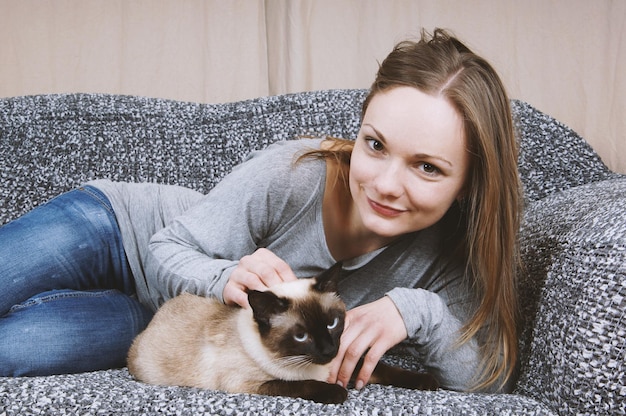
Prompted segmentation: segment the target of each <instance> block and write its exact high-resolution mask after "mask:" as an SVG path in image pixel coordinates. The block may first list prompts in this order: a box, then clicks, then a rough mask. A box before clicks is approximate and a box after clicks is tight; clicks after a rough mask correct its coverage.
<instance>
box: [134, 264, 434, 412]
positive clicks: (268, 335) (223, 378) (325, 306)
mask: <svg viewBox="0 0 626 416" xmlns="http://www.w3.org/2000/svg"><path fill="white" fill-rule="evenodd" d="M339 270H340V266H339V267H338V266H335V267H333V268H331V269H329V270H328V271H326V272H325V273H324V274H322V275H321V276H319V277H318V278H316V279H300V280H297V281H294V282H288V283H283V284H281V285H277V286H274V287H272V288H271V291H267V292H257V291H250V293H249V296H248V299H249V302H250V305H251V309H242V308H238V307H231V306H226V305H224V304H223V303H221V302H219V301H218V300H215V299H210V298H203V297H200V296H196V295H191V294H183V295H181V296H178V297H176V298H174V299H171V300H169V301H168V302H166V303H165V304H164V305H163V306H162V307H161V308H160V309H159V311H158V312H157V314H156V315H155V316H154V318H153V320H152V322H151V323H150V325H149V326H148V328H146V330H145V331H144V332H142V333H141V334H140V335H139V336H138V337H137V338H136V339H135V341H134V342H133V345H132V347H131V349H130V351H129V355H128V368H129V371H130V372H131V374H132V375H133V376H134V377H135V378H137V379H138V380H141V381H144V382H147V383H151V384H161V385H179V386H191V387H200V388H204V389H211V390H223V391H227V392H232V393H256V394H267V395H283V396H291V397H301V398H305V399H309V400H315V401H318V402H325V403H341V402H343V401H344V400H345V399H346V397H347V391H346V390H345V389H344V388H343V387H340V386H338V385H335V384H329V383H327V382H326V380H327V378H328V376H329V370H330V361H331V360H332V359H333V358H334V357H335V356H336V355H337V351H338V348H339V338H340V336H341V333H342V332H343V327H344V318H345V305H344V304H343V302H342V301H341V300H340V299H339V297H338V296H337V295H336V294H335V292H334V290H335V287H336V285H335V283H334V281H335V276H336V274H338V271H339ZM377 373H378V375H377ZM381 376H382V378H381ZM398 377H399V379H398V380H397V382H395V381H396V380H395V379H396V378H398ZM372 380H373V381H374V382H379V383H381V384H394V385H400V386H403V387H410V388H435V387H436V382H435V381H434V379H432V377H430V376H428V375H424V374H417V373H412V372H408V371H406V370H401V369H396V368H392V367H388V366H384V365H379V366H378V367H377V371H375V373H374V376H373V378H372Z"/></svg>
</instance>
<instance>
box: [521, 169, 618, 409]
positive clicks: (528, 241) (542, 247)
mask: <svg viewBox="0 0 626 416" xmlns="http://www.w3.org/2000/svg"><path fill="white" fill-rule="evenodd" d="M520 240H521V251H522V261H523V263H524V267H525V269H524V270H523V272H522V273H521V281H520V295H521V298H522V299H521V304H522V311H521V314H522V326H521V331H522V332H521V337H520V346H521V367H520V377H519V380H518V384H517V387H516V393H519V394H524V395H527V396H529V397H532V398H534V399H536V400H538V401H540V402H542V403H544V404H547V405H549V406H550V407H551V408H553V409H556V410H559V411H563V412H565V413H568V414H570V413H571V414H574V413H579V414H609V413H612V412H615V411H616V412H617V413H620V411H621V412H625V411H626V378H625V377H626V376H625V373H626V364H625V363H626V177H621V178H617V179H613V180H606V181H601V182H596V183H591V184H587V185H583V186H580V187H576V188H572V189H569V190H567V191H564V192H561V193H555V194H553V195H551V196H549V197H547V198H545V199H543V200H540V201H536V202H534V203H531V204H530V205H529V207H528V209H527V212H526V215H525V221H524V225H523V227H522V230H521V235H520Z"/></svg>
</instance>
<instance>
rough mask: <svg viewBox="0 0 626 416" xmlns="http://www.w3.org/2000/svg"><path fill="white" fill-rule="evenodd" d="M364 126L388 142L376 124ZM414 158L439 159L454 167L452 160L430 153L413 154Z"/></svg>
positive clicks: (379, 138) (384, 141) (382, 140)
mask: <svg viewBox="0 0 626 416" xmlns="http://www.w3.org/2000/svg"><path fill="white" fill-rule="evenodd" d="M364 126H368V127H369V128H371V129H372V130H374V133H376V136H377V139H378V140H380V141H381V142H382V143H383V144H385V143H387V139H385V135H384V134H382V133H381V132H380V131H378V129H377V128H376V127H374V126H372V125H371V124H368V123H366V124H364ZM412 157H413V158H414V159H437V160H439V161H441V162H443V163H445V164H446V165H448V166H450V167H452V166H453V165H452V162H450V161H449V160H448V159H446V158H444V157H441V156H436V155H430V154H428V153H416V154H414V155H413V156H412Z"/></svg>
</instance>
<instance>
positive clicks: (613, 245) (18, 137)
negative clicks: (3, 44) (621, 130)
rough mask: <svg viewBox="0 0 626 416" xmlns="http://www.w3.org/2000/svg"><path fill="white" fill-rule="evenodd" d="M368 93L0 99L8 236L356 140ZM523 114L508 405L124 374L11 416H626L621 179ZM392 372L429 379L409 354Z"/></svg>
mask: <svg viewBox="0 0 626 416" xmlns="http://www.w3.org/2000/svg"><path fill="white" fill-rule="evenodd" d="M365 94H366V91H364V90H358V89H353V90H328V91H315V92H303V93H297V94H287V95H280V96H271V97H263V98H258V99H253V100H247V101H241V102H234V103H224V104H198V103H188V102H178V101H171V100H164V99H156V98H143V97H133V96H119V95H104V94H67V95H39V96H27V97H14V98H4V99H0V224H4V223H6V222H8V221H10V220H11V219H13V218H15V217H17V216H19V215H20V214H22V213H24V212H26V211H28V210H30V209H32V208H33V207H35V206H37V205H38V204H40V203H42V202H44V201H46V200H47V199H49V198H51V197H53V196H55V195H57V194H59V193H61V192H64V191H67V190H70V189H73V188H75V187H77V186H79V185H80V184H82V183H84V182H86V181H88V180H90V179H94V178H110V179H112V180H116V181H122V180H123V181H150V182H158V183H167V184H179V185H184V186H188V187H191V188H194V189H197V190H199V191H202V192H207V191H209V190H210V189H211V188H212V187H213V186H214V185H215V184H216V183H217V182H218V181H219V180H220V179H221V178H222V177H223V176H224V175H226V174H227V173H228V172H229V171H230V170H231V169H232V168H233V166H234V165H236V164H237V163H239V162H240V161H241V160H242V158H244V157H245V156H246V154H248V153H249V152H250V151H251V150H253V149H260V148H263V147H266V146H267V145H269V144H270V143H272V142H275V141H278V140H289V139H293V138H296V137H299V136H302V135H321V134H328V135H333V136H338V137H346V138H354V137H355V136H356V133H357V131H358V128H359V118H360V105H361V102H362V101H363V99H364V97H365ZM512 111H513V116H514V120H515V123H516V126H517V130H518V140H519V146H520V156H519V168H520V169H519V170H520V175H521V179H522V181H523V185H524V205H525V214H524V220H523V224H522V226H521V229H520V249H521V255H522V266H521V268H520V279H519V292H520V297H521V306H522V307H521V311H520V318H521V325H520V335H519V344H520V351H521V354H520V362H519V371H518V374H517V380H516V383H515V387H514V390H513V392H512V393H511V394H487V393H462V392H453V391H445V390H437V391H413V390H406V389H401V388H395V387H385V386H379V385H368V386H366V387H365V388H364V389H363V390H360V391H357V390H350V391H349V396H348V399H347V401H346V402H345V403H344V404H342V405H323V404H318V403H313V402H309V401H306V400H302V399H293V398H284V397H266V396H255V395H246V394H227V393H224V392H217V391H206V390H199V389H194V388H186V387H167V386H153V385H147V384H143V383H140V382H137V381H135V380H134V379H133V378H132V377H131V376H130V375H129V373H128V371H127V369H125V368H121V369H112V370H106V371H96V372H91V373H84V374H68V375H55V376H49V377H23V378H0V415H26V414H37V415H39V414H54V415H65V414H80V415H87V414H107V415H108V414H137V415H140V414H141V415H150V414H164V415H170V414H171V415H186V414H189V415H192V414H193V415H197V414H215V415H235V414H248V415H251V414H264V415H274V414H280V415H289V414H302V415H343V414H346V415H401V414H428V415H461V414H463V415H489V414H494V415H520V414H529V415H569V414H580V415H609V414H626V375H625V373H626V363H625V362H626V175H622V174H618V173H615V172H612V171H611V170H610V169H608V168H607V166H605V165H604V164H603V163H602V161H601V160H600V158H599V157H598V155H597V154H596V153H595V152H594V151H593V150H592V149H591V147H590V146H589V145H588V144H587V143H586V142H585V140H584V139H583V138H581V137H580V136H579V135H577V134H576V133H575V132H573V131H572V130H571V129H569V128H568V127H566V126H565V125H563V124H562V123H560V122H558V121H557V120H555V119H554V118H552V117H550V116H549V115H546V114H544V113H542V112H540V111H539V110H537V109H535V108H533V107H532V106H530V105H529V104H527V103H524V102H521V101H516V100H513V101H512ZM0 336H2V335H1V334H0ZM385 360H387V361H389V362H392V363H399V364H401V365H406V366H409V367H411V366H419V363H416V362H414V360H412V359H411V358H409V357H408V356H407V355H406V354H404V353H403V351H402V348H397V349H396V350H393V351H391V352H390V353H389V354H388V355H387V356H386V357H385ZM0 365H1V363H0Z"/></svg>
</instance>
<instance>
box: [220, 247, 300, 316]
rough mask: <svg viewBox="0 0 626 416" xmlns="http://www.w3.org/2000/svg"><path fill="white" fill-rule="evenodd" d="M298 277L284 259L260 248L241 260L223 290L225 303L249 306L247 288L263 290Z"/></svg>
mask: <svg viewBox="0 0 626 416" xmlns="http://www.w3.org/2000/svg"><path fill="white" fill-rule="evenodd" d="M296 279H297V278H296V275H295V274H294V273H293V271H292V270H291V267H289V265H288V264H287V263H285V261H284V260H282V259H281V258H279V257H278V256H277V255H275V254H274V253H272V252H271V251H269V250H268V249H266V248H260V249H258V250H257V251H255V252H254V253H252V254H250V255H248V256H244V257H242V258H241V260H239V264H238V265H237V267H236V268H235V270H233V272H232V273H231V275H230V277H229V279H228V282H227V283H226V286H225V287H224V292H222V295H223V297H224V303H226V304H227V305H239V306H241V307H242V308H249V307H250V304H249V303H248V294H247V290H249V289H252V290H261V291H263V290H267V289H268V288H269V287H270V286H273V285H275V284H278V283H281V282H288V281H291V280H296Z"/></svg>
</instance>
